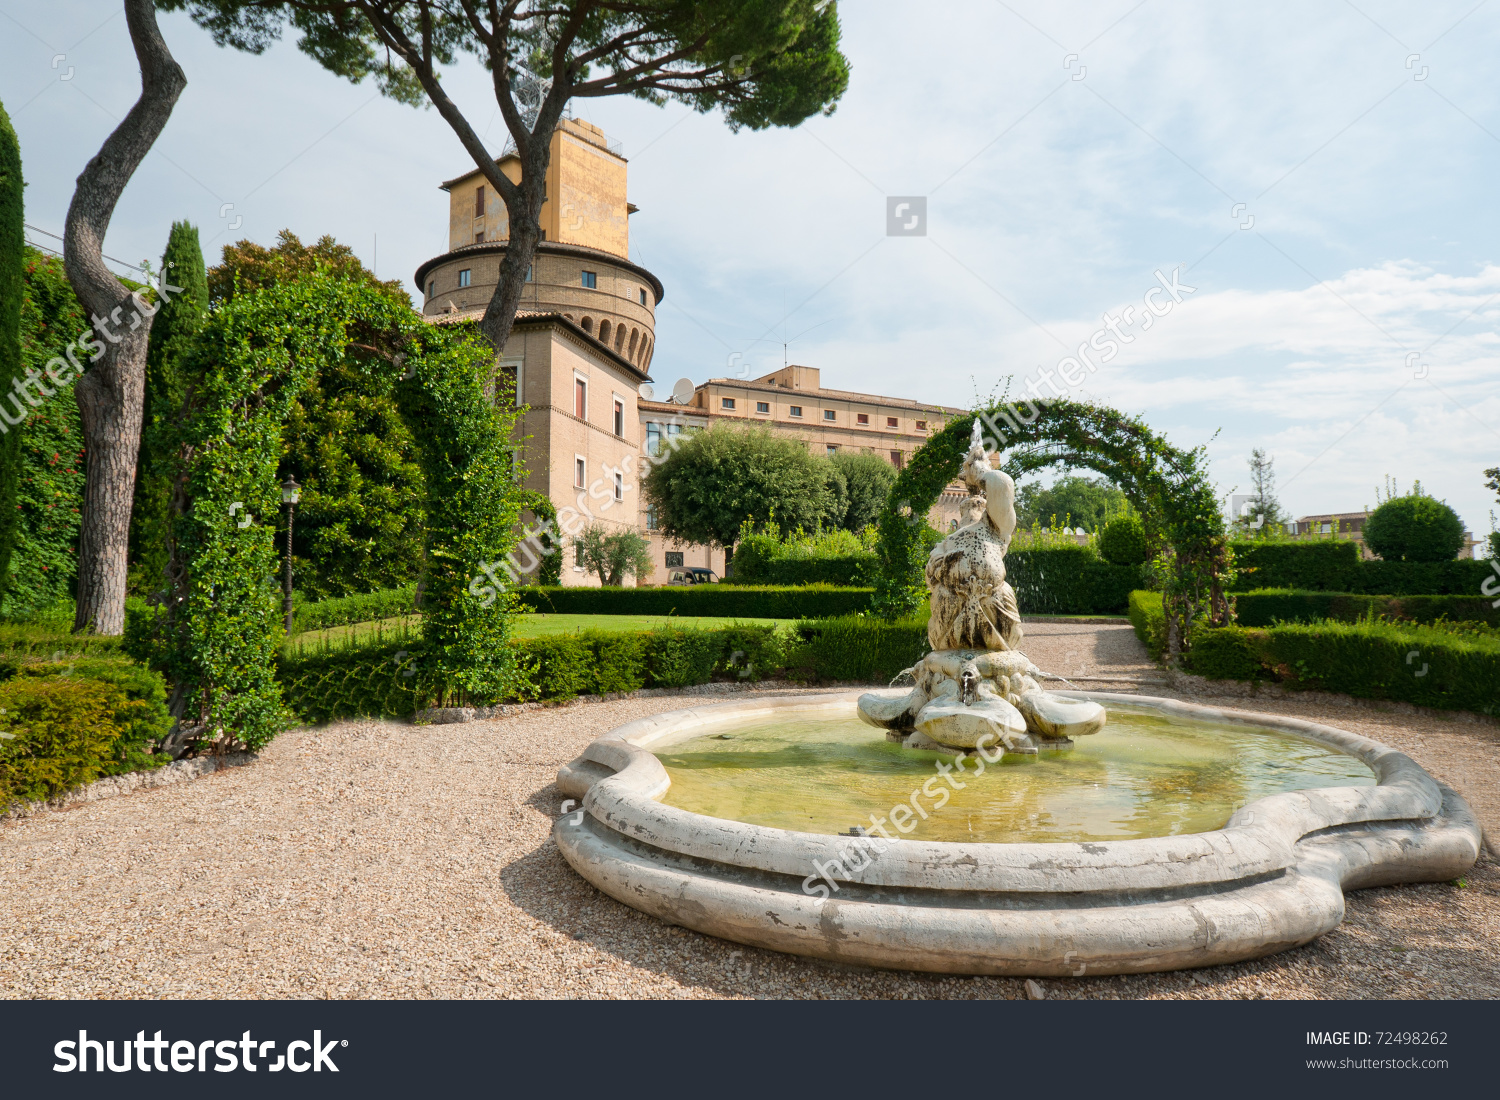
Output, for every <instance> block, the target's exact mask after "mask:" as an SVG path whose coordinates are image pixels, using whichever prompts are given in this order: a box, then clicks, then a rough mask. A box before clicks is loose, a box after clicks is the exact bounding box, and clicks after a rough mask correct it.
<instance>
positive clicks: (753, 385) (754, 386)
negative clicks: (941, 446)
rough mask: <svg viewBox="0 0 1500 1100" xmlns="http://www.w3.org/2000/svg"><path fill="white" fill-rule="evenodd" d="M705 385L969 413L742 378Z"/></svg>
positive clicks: (899, 399)
mask: <svg viewBox="0 0 1500 1100" xmlns="http://www.w3.org/2000/svg"><path fill="white" fill-rule="evenodd" d="M703 385H705V386H712V385H717V386H736V387H739V388H741V389H747V390H756V391H758V392H761V393H775V394H781V395H783V396H786V395H791V396H793V397H795V396H797V395H798V394H801V395H802V396H804V397H807V398H808V399H809V400H812V399H814V398H818V397H826V398H831V399H833V400H835V401H852V402H855V403H857V404H864V405H889V406H892V407H894V408H902V409H915V410H917V411H918V412H941V413H945V414H947V415H949V416H962V415H964V413H965V412H967V411H968V410H966V409H955V408H953V407H951V406H949V405H930V404H924V403H922V402H920V401H908V400H907V399H906V398H904V397H881V396H879V395H878V394H873V393H856V392H855V391H853V390H828V389H816V390H794V389H790V388H788V387H786V386H778V385H776V384H775V383H774V382H753V381H747V380H744V379H740V378H710V379H709V380H708V381H707V382H705V383H703ZM700 388H701V387H700Z"/></svg>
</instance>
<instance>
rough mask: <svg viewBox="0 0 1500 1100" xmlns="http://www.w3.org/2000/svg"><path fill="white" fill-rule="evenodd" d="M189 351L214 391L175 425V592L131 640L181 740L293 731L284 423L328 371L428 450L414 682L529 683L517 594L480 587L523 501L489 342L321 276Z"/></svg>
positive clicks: (250, 310) (193, 402) (255, 296)
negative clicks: (488, 387)
mask: <svg viewBox="0 0 1500 1100" xmlns="http://www.w3.org/2000/svg"><path fill="white" fill-rule="evenodd" d="M192 356H193V357H194V359H195V360H196V362H195V364H194V369H192V370H190V371H189V372H188V374H189V377H191V378H194V379H198V380H201V381H199V383H198V388H196V389H195V390H194V391H193V392H191V393H190V394H189V395H188V397H187V401H186V404H185V406H184V409H183V412H182V415H180V416H179V417H177V418H176V419H175V421H174V422H172V423H171V424H169V425H167V426H165V427H164V428H163V429H162V430H164V431H166V432H168V433H169V435H170V438H169V440H167V441H165V442H169V443H170V448H169V450H170V453H171V454H173V455H175V456H176V458H175V470H174V474H173V510H174V516H175V518H174V520H173V523H172V538H171V542H170V546H169V550H170V563H169V566H168V586H167V589H166V592H165V594H164V598H163V605H162V606H161V607H160V609H159V610H158V612H157V614H156V615H155V616H154V617H153V618H152V619H151V620H149V621H148V622H144V623H141V624H138V626H137V627H136V628H135V629H134V630H132V631H131V632H130V633H131V634H132V636H133V640H132V641H131V644H132V645H133V646H135V647H136V648H137V649H138V650H141V651H144V652H146V653H149V655H150V657H151V658H152V660H153V663H155V664H156V665H157V666H158V667H160V668H162V669H163V671H165V672H166V673H167V676H168V678H169V679H170V680H171V681H172V683H173V685H174V694H173V699H172V705H173V708H174V713H175V714H176V715H178V716H179V718H180V720H181V728H182V730H183V731H184V732H183V734H182V735H181V736H183V737H185V738H191V739H196V740H197V741H199V742H200V743H204V742H213V743H215V744H218V745H221V746H223V745H228V744H232V743H239V744H244V745H246V746H248V747H250V748H257V747H259V746H260V745H263V744H264V743H265V742H266V741H268V740H270V738H271V737H273V736H274V735H275V734H276V733H277V732H278V731H279V730H280V729H281V728H283V726H284V725H285V723H286V720H287V716H286V712H285V708H284V706H283V704H282V700H281V693H280V689H279V687H278V685H277V682H276V678H275V663H276V661H277V657H278V651H279V649H280V645H281V642H282V639H283V629H282V619H281V615H280V612H279V607H280V601H281V593H280V591H279V585H278V584H277V576H278V564H279V563H278V559H277V542H276V535H277V531H278V528H280V522H281V521H280V516H281V507H282V506H281V500H280V489H279V485H278V479H277V476H276V474H277V464H278V461H279V459H280V458H281V454H282V449H283V441H282V430H283V427H284V424H285V421H286V417H287V414H288V411H289V409H290V407H291V405H292V403H293V402H294V401H295V400H296V399H297V397H298V395H299V394H300V393H301V392H302V391H303V390H304V389H305V388H306V387H307V385H308V383H309V381H310V380H311V379H312V377H313V376H314V374H315V373H316V372H317V371H318V370H320V369H325V368H338V367H343V368H346V369H354V370H358V371H361V372H364V373H365V374H366V375H367V376H368V377H370V378H371V379H372V380H376V381H378V382H380V383H381V385H382V386H383V387H384V388H385V389H386V390H387V391H388V392H389V393H390V395H391V396H392V397H393V398H394V400H395V401H396V404H397V406H398V407H399V409H400V410H401V415H402V417H403V419H404V420H405V422H406V424H407V425H408V426H409V427H410V429H411V431H412V433H413V435H414V436H415V437H416V439H417V442H418V445H419V449H420V461H421V464H422V472H423V478H424V483H425V487H426V494H427V501H426V513H427V529H426V544H425V551H426V554H425V564H424V581H425V586H424V587H425V592H424V597H423V608H424V615H423V624H422V646H421V652H420V654H418V655H417V657H416V660H415V669H416V674H417V676H418V677H419V679H417V684H416V686H419V687H420V688H421V689H422V691H423V693H424V694H425V695H426V696H427V697H429V698H433V699H436V700H443V699H450V700H451V699H460V700H461V699H480V698H482V699H491V698H496V697H498V696H500V695H502V694H504V693H505V692H506V691H507V690H508V689H509V688H510V687H511V686H512V685H513V683H514V681H515V677H516V669H515V664H514V657H513V653H512V647H511V646H510V645H508V644H507V643H508V640H509V638H508V632H509V615H510V612H511V611H512V610H513V604H514V597H513V596H511V595H509V594H508V593H506V592H504V591H499V592H496V591H494V590H492V589H487V590H485V593H484V594H483V595H482V596H480V595H476V594H473V592H474V590H473V588H472V586H471V581H472V579H473V578H474V577H475V576H476V575H478V574H479V573H480V572H481V571H482V568H483V563H488V562H496V561H500V560H502V559H503V558H504V557H505V555H506V554H507V553H508V552H509V550H510V548H511V545H512V544H513V542H514V540H515V534H514V531H515V527H516V522H517V520H518V518H519V515H520V512H521V509H522V507H523V506H524V505H523V501H522V496H521V490H520V486H519V485H518V484H517V482H518V478H519V476H520V471H519V470H518V469H517V467H516V461H515V455H514V453H513V447H512V446H511V445H510V443H509V439H510V434H511V427H512V423H513V421H514V417H515V413H514V412H513V411H511V410H509V409H503V408H497V406H496V404H495V402H494V401H493V399H492V398H491V397H489V396H488V395H487V394H486V392H485V382H486V379H487V378H488V375H489V373H490V371H491V370H492V364H493V359H494V355H493V350H492V349H491V348H490V347H489V345H488V344H486V343H485V342H484V341H483V340H482V339H481V338H479V337H477V336H476V335H473V334H470V333H465V332H462V331H455V330H452V329H448V328H445V327H439V326H430V325H426V324H424V323H423V322H422V321H421V319H420V318H418V317H417V316H416V314H414V313H413V312H412V311H411V310H410V309H407V308H405V307H403V306H402V305H400V304H399V303H395V302H392V301H391V299H390V297H389V296H386V295H383V294H380V293H379V292H378V291H376V290H374V289H372V288H370V287H368V286H363V285H360V284H358V283H354V282H350V281H347V280H340V279H338V278H336V277H333V276H331V275H330V274H329V273H327V272H324V271H321V270H320V271H317V272H315V273H313V274H311V275H307V276H304V277H302V278H299V279H296V280H294V281H291V282H287V283H282V284H278V285H276V286H273V287H269V288H266V289H263V290H260V291H256V292H254V293H252V294H246V295H241V296H237V297H236V298H234V299H233V300H232V301H230V302H228V303H226V304H224V305H223V306H222V307H221V308H219V309H218V310H216V311H215V312H214V313H213V314H212V315H211V316H210V318H209V319H208V320H207V322H206V323H205V326H204V329H203V330H202V333H201V335H200V338H199V339H198V340H197V342H196V343H195V345H194V348H193V351H192ZM280 529H281V530H284V528H280Z"/></svg>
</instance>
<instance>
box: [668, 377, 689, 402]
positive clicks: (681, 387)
mask: <svg viewBox="0 0 1500 1100" xmlns="http://www.w3.org/2000/svg"><path fill="white" fill-rule="evenodd" d="M692 399H693V380H692V379H691V378H679V379H678V380H677V384H676V385H675V386H673V387H672V400H673V401H675V402H677V403H678V404H679V405H686V404H687V403H688V402H689V401H691V400H692Z"/></svg>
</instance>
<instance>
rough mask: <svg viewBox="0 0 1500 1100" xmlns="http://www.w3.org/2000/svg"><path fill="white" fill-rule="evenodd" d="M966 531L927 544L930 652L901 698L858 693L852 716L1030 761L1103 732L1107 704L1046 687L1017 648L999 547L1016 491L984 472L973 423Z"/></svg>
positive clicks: (941, 743) (908, 740) (919, 744)
mask: <svg viewBox="0 0 1500 1100" xmlns="http://www.w3.org/2000/svg"><path fill="white" fill-rule="evenodd" d="M963 479H964V483H965V484H966V485H967V486H968V489H969V499H968V500H967V501H966V502H965V503H964V506H963V516H964V521H965V522H964V525H963V526H961V527H960V528H958V530H956V531H954V532H953V533H952V534H950V535H949V536H948V537H947V538H945V539H944V540H943V541H942V542H940V543H938V544H937V545H936V546H934V547H933V548H932V553H931V554H929V555H928V558H927V587H928V589H929V590H930V591H931V593H932V596H931V602H932V616H931V618H930V619H929V620H928V623H927V638H928V641H929V642H930V643H931V645H932V652H931V653H929V654H927V656H925V657H924V658H922V660H920V661H919V662H917V664H916V665H914V666H913V667H911V668H909V669H907V670H906V671H905V672H903V673H902V675H903V676H911V677H912V678H913V679H914V680H915V681H916V684H915V686H914V687H913V688H912V689H911V690H910V691H905V692H890V691H883V692H869V693H867V694H865V695H862V696H860V699H859V716H860V717H861V718H862V719H864V720H865V721H866V722H868V723H869V724H870V725H872V726H879V727H881V728H882V729H886V730H889V731H891V732H892V733H894V734H896V735H899V736H900V737H901V740H902V743H903V744H905V745H906V747H907V748H913V749H937V748H948V749H959V750H961V751H964V752H977V751H980V750H982V749H988V748H1000V749H1003V752H1005V753H1012V754H1017V755H1035V754H1036V753H1037V752H1038V750H1052V751H1056V750H1062V749H1067V748H1071V747H1072V746H1073V738H1074V737H1079V736H1082V735H1084V734H1089V733H1096V732H1098V731H1099V730H1100V729H1102V728H1103V727H1104V722H1105V713H1104V707H1103V706H1101V705H1100V704H1099V703H1097V702H1094V701H1092V700H1089V699H1077V698H1069V697H1067V696H1062V695H1056V694H1053V693H1052V692H1048V691H1044V690H1043V689H1042V687H1041V684H1040V683H1039V682H1038V681H1039V679H1041V678H1042V677H1044V676H1045V675H1046V674H1045V673H1043V672H1042V671H1041V670H1040V669H1038V668H1037V667H1036V666H1035V665H1033V664H1032V663H1031V661H1029V660H1028V659H1027V658H1026V655H1025V654H1023V653H1022V652H1021V649H1020V645H1021V637H1022V634H1021V614H1020V610H1019V608H1017V606H1016V593H1015V590H1014V589H1013V588H1011V586H1010V585H1009V584H1007V583H1006V581H1005V551H1006V550H1007V549H1008V548H1009V546H1010V540H1011V537H1012V536H1013V535H1014V534H1015V531H1016V487H1015V483H1014V482H1013V481H1012V480H1011V478H1010V475H1009V474H1007V473H1005V472H1004V471H1003V470H996V469H993V468H992V467H991V466H990V463H989V458H988V456H987V455H986V454H985V450H984V443H983V442H982V441H981V439H980V435H979V421H978V420H975V422H974V435H973V440H972V442H971V443H970V446H969V453H968V456H967V457H966V458H965V459H964V465H963Z"/></svg>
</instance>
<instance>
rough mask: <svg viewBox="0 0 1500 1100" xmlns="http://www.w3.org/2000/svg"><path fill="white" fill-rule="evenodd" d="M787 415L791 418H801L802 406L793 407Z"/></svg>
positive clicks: (788, 410)
mask: <svg viewBox="0 0 1500 1100" xmlns="http://www.w3.org/2000/svg"><path fill="white" fill-rule="evenodd" d="M787 415H789V416H801V415H802V406H801V405H793V406H792V407H791V408H789V409H787Z"/></svg>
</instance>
